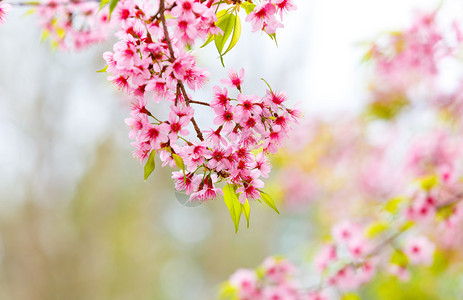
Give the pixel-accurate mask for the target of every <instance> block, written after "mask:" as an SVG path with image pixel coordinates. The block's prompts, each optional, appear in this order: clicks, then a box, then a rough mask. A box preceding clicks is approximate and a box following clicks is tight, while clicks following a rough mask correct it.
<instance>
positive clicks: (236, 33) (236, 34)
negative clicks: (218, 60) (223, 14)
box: [222, 15, 241, 55]
mask: <svg viewBox="0 0 463 300" xmlns="http://www.w3.org/2000/svg"><path fill="white" fill-rule="evenodd" d="M240 36H241V20H240V17H239V16H238V15H236V16H235V26H234V27H233V34H232V37H231V41H230V45H228V48H227V50H226V51H225V52H224V53H223V54H222V55H225V54H227V53H228V51H230V50H231V49H233V47H235V45H236V43H237V42H238V40H239V39H240Z"/></svg>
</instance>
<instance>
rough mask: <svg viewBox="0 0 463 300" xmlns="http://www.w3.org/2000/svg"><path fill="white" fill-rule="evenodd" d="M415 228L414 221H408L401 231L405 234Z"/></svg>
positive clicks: (401, 227)
mask: <svg viewBox="0 0 463 300" xmlns="http://www.w3.org/2000/svg"><path fill="white" fill-rule="evenodd" d="M413 226H415V223H414V222H413V221H410V220H408V221H406V222H405V223H403V224H402V225H401V226H400V228H399V230H400V231H402V232H404V231H407V230H409V229H410V228H412V227H413Z"/></svg>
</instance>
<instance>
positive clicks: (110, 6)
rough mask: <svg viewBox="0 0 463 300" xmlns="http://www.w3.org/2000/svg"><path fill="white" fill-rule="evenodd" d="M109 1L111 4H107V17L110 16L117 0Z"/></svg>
mask: <svg viewBox="0 0 463 300" xmlns="http://www.w3.org/2000/svg"><path fill="white" fill-rule="evenodd" d="M110 1H111V2H110V3H109V15H110V16H111V14H112V13H113V11H114V9H115V8H116V5H117V3H118V2H119V0H110Z"/></svg>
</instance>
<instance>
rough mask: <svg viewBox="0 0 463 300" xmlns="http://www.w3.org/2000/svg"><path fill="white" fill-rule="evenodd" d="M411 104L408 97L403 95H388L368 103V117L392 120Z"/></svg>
mask: <svg viewBox="0 0 463 300" xmlns="http://www.w3.org/2000/svg"><path fill="white" fill-rule="evenodd" d="M408 105H409V102H408V99H407V98H405V97H404V96H402V95H388V96H387V98H386V99H379V100H377V101H375V102H372V103H370V104H369V105H368V107H367V110H366V113H365V114H366V117H367V118H371V119H383V120H391V119H393V118H395V117H396V116H397V115H398V114H399V113H400V112H401V111H402V110H403V109H404V108H405V107H407V106H408Z"/></svg>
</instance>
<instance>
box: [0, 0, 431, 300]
mask: <svg viewBox="0 0 463 300" xmlns="http://www.w3.org/2000/svg"><path fill="white" fill-rule="evenodd" d="M438 2H439V1H431V0H430V1H424V0H414V1H412V0H393V1H380V0H375V1H371V0H353V1H342V0H299V1H297V0H296V1H295V3H296V4H297V5H298V7H299V9H298V10H297V11H295V12H292V13H291V14H290V15H288V16H286V17H285V28H284V29H283V30H281V31H280V32H278V34H279V36H278V42H279V45H278V47H276V45H275V44H274V42H273V41H271V40H270V39H269V38H268V37H267V36H264V35H261V34H259V33H251V30H250V26H248V24H246V25H245V26H244V30H243V34H242V38H241V40H240V41H239V43H238V44H237V46H236V48H235V49H234V50H233V51H232V52H231V53H229V54H227V57H226V58H225V63H226V65H227V67H233V68H235V69H239V68H241V67H244V68H245V69H246V81H245V89H246V90H247V91H249V92H251V93H252V92H254V93H256V94H261V93H262V90H263V89H264V88H265V85H264V84H263V82H262V81H261V80H260V78H261V77H264V78H265V79H266V80H267V81H268V82H270V83H271V84H272V86H273V87H275V88H276V89H283V90H286V91H287V92H288V94H289V96H290V101H291V102H292V103H293V104H295V103H300V104H299V105H300V108H301V109H303V110H304V113H305V117H306V119H310V118H312V117H317V118H318V117H320V116H322V117H323V116H332V115H335V114H339V113H341V114H343V115H345V114H356V113H358V112H359V111H360V110H361V109H362V107H363V105H364V104H365V103H366V95H367V91H366V86H365V85H366V84H365V77H366V74H365V72H364V69H363V67H362V65H361V64H360V60H361V57H362V55H363V53H364V52H365V48H364V47H363V45H364V43H365V42H366V41H368V40H370V39H372V38H374V37H375V36H376V35H377V34H378V33H379V32H382V31H384V30H389V29H392V30H393V29H396V28H401V27H403V26H404V25H406V24H408V23H409V20H410V15H411V13H412V11H413V10H414V9H427V8H432V7H436V6H437V4H438ZM26 13H27V8H16V7H15V8H14V9H13V10H12V11H11V13H10V14H9V16H8V19H7V22H6V24H5V25H4V26H1V27H0V141H1V142H0V299H21V300H22V299H24V300H26V299H27V300H35V299H44V300H48V299H99V300H101V299H139V300H142V299H188V300H190V299H198V300H199V299H214V298H215V296H216V294H217V291H218V289H219V285H220V283H221V282H222V281H224V280H226V278H228V276H229V275H230V274H231V273H233V272H234V271H235V270H236V269H237V268H240V267H247V268H254V267H255V266H257V265H258V264H259V263H260V262H261V261H262V260H263V259H264V258H265V257H266V256H268V255H272V254H283V255H286V256H288V257H289V258H291V259H293V261H294V262H296V263H300V264H304V263H307V262H306V260H305V258H306V257H307V255H306V253H307V249H308V248H310V246H311V245H310V244H311V238H312V237H313V236H314V235H316V233H317V232H316V231H317V230H318V229H317V228H316V227H314V226H313V225H312V222H311V218H314V215H313V214H310V213H295V212H294V211H293V210H285V208H284V207H282V209H280V211H281V215H276V214H275V213H274V212H273V211H272V210H270V209H269V208H268V207H264V206H262V205H260V204H259V203H253V204H252V213H251V226H250V228H249V229H246V228H245V224H244V222H242V224H241V228H240V231H239V233H238V234H235V233H234V230H233V224H232V222H231V220H230V217H229V214H228V211H227V209H226V207H225V205H224V204H223V203H222V201H220V200H217V201H211V202H209V203H205V204H202V205H200V206H196V207H189V206H188V205H184V204H182V199H178V197H176V196H175V194H174V188H173V183H172V182H171V180H170V171H169V169H163V168H161V167H160V163H159V162H158V167H157V169H156V172H155V174H153V175H152V176H151V177H150V178H149V180H148V181H147V182H144V181H143V167H142V166H141V165H140V164H139V163H138V162H137V161H136V160H135V159H133V158H132V157H131V151H132V150H133V149H132V148H131V146H130V140H129V139H128V137H127V134H128V129H127V127H126V125H125V124H124V119H125V118H126V117H127V116H128V113H129V101H128V100H127V99H125V97H124V96H123V95H122V94H121V93H119V92H118V91H115V90H114V88H113V87H112V86H111V84H110V83H109V82H108V81H107V80H106V75H105V74H102V73H97V72H96V70H99V69H101V68H102V67H103V66H104V60H103V59H102V56H101V54H102V52H104V51H107V50H110V49H111V47H112V44H113V42H114V39H111V40H109V41H107V42H106V43H103V44H101V45H98V46H94V47H92V48H90V49H88V50H85V51H82V52H78V53H61V52H57V51H54V50H52V49H51V47H50V45H49V43H48V42H47V41H46V40H45V41H42V40H41V31H40V28H39V27H38V26H37V20H36V18H35V16H34V15H27V14H26ZM197 55H198V56H199V57H200V61H201V64H202V65H203V66H206V67H208V68H210V72H211V74H212V77H214V78H215V79H214V80H215V81H216V82H217V81H218V78H223V77H225V74H226V70H224V69H223V68H222V67H221V66H220V63H219V61H218V59H217V55H216V53H215V49H214V47H213V46H210V47H207V48H205V49H201V50H198V51H197ZM214 80H212V82H211V84H209V86H208V89H209V90H210V89H211V88H212V85H213V83H214ZM204 97H206V95H204ZM160 109H162V108H160ZM207 118H208V117H207V115H204V116H203V120H202V118H199V122H200V123H201V122H207V120H206V119H207ZM277 165H278V164H277ZM273 184H278V182H276V183H275V181H273ZM242 221H243V220H242ZM307 276H308V277H309V278H310V276H311V275H310V274H308V275H307ZM423 299H424V298H423ZM429 299H432V298H429Z"/></svg>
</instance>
